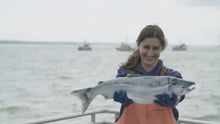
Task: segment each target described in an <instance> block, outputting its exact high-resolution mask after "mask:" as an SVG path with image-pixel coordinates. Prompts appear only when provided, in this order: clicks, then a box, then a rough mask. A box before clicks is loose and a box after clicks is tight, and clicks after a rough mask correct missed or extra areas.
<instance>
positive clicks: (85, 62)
mask: <svg viewBox="0 0 220 124" xmlns="http://www.w3.org/2000/svg"><path fill="white" fill-rule="evenodd" d="M118 45H119V44H91V46H92V48H93V50H92V51H77V47H78V46H79V45H78V44H0V124H15V123H16V124H23V123H27V122H33V121H36V120H42V119H47V118H53V117H59V116H63V115H69V114H79V113H81V101H80V100H79V99H78V98H76V97H74V96H71V95H70V92H71V91H73V90H76V89H81V88H87V87H92V86H95V85H96V84H97V83H98V82H99V81H101V80H109V79H112V78H115V75H116V73H117V69H118V67H119V65H120V63H122V62H124V61H126V59H127V57H128V56H129V55H130V54H131V52H119V51H116V50H115V48H116V47H117V46H118ZM160 58H161V59H163V61H164V64H165V65H166V66H167V67H169V68H173V69H175V70H178V71H179V72H181V74H182V76H183V78H184V79H186V80H192V81H195V82H196V85H195V87H196V89H195V90H194V91H193V92H191V93H190V94H188V95H187V96H186V98H185V100H184V101H183V102H181V103H180V104H179V105H178V106H177V108H178V110H179V112H180V117H184V118H190V119H199V120H206V121H214V122H220V90H219V88H220V47H217V46H189V47H188V50H187V51H180V52H175V51H172V50H171V46H170V47H168V48H167V49H166V50H165V51H164V52H162V54H161V57H160ZM103 109H107V110H116V111H119V109H120V104H119V103H116V102H113V101H112V100H105V99H104V98H103V97H102V96H98V97H96V98H95V99H94V100H93V101H92V103H91V104H90V106H89V108H88V110H87V112H91V111H97V110H103ZM96 120H97V121H98V122H100V121H105V120H107V121H112V122H114V116H112V115H98V116H97V119H96ZM56 123H58V124H61V123H62V124H63V123H65V124H68V123H71V124H81V123H90V117H89V116H88V117H81V118H76V119H70V120H66V121H60V122H56Z"/></svg>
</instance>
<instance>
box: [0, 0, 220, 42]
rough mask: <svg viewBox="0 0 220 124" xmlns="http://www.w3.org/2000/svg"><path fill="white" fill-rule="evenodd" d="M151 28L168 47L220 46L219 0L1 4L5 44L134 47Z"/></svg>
mask: <svg viewBox="0 0 220 124" xmlns="http://www.w3.org/2000/svg"><path fill="white" fill-rule="evenodd" d="M148 24H157V25H159V26H160V27H161V28H162V29H163V31H164V33H165V35H166V38H167V40H168V43H169V44H179V43H180V42H181V43H183V42H185V43H187V44H197V45H200V44H202V45H206V44H210V45H218V44H220V0H0V40H25V41H84V40H87V42H118V43H120V42H122V41H125V40H126V38H127V39H128V42H129V43H134V42H135V41H136V39H137V36H138V34H139V32H140V31H141V30H142V28H143V27H144V26H146V25H148Z"/></svg>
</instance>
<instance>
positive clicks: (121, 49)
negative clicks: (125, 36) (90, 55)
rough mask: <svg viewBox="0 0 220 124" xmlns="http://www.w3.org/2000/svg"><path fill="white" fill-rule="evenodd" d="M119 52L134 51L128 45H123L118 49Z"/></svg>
mask: <svg viewBox="0 0 220 124" xmlns="http://www.w3.org/2000/svg"><path fill="white" fill-rule="evenodd" d="M116 50H118V51H133V48H132V47H131V46H130V45H129V44H128V43H123V42H122V43H121V46H120V47H117V48H116Z"/></svg>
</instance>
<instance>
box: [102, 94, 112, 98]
mask: <svg viewBox="0 0 220 124" xmlns="http://www.w3.org/2000/svg"><path fill="white" fill-rule="evenodd" d="M103 96H104V98H105V99H111V98H112V97H109V96H107V95H104V94H103Z"/></svg>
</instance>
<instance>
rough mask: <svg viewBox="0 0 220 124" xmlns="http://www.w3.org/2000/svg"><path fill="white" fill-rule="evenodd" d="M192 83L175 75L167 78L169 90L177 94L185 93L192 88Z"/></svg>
mask: <svg viewBox="0 0 220 124" xmlns="http://www.w3.org/2000/svg"><path fill="white" fill-rule="evenodd" d="M192 85H195V83H194V82H192V81H186V80H183V79H180V78H175V77H170V79H169V91H170V92H174V93H176V94H177V95H178V96H182V95H185V94H187V93H189V92H191V91H192V90H194V89H195V87H192Z"/></svg>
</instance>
